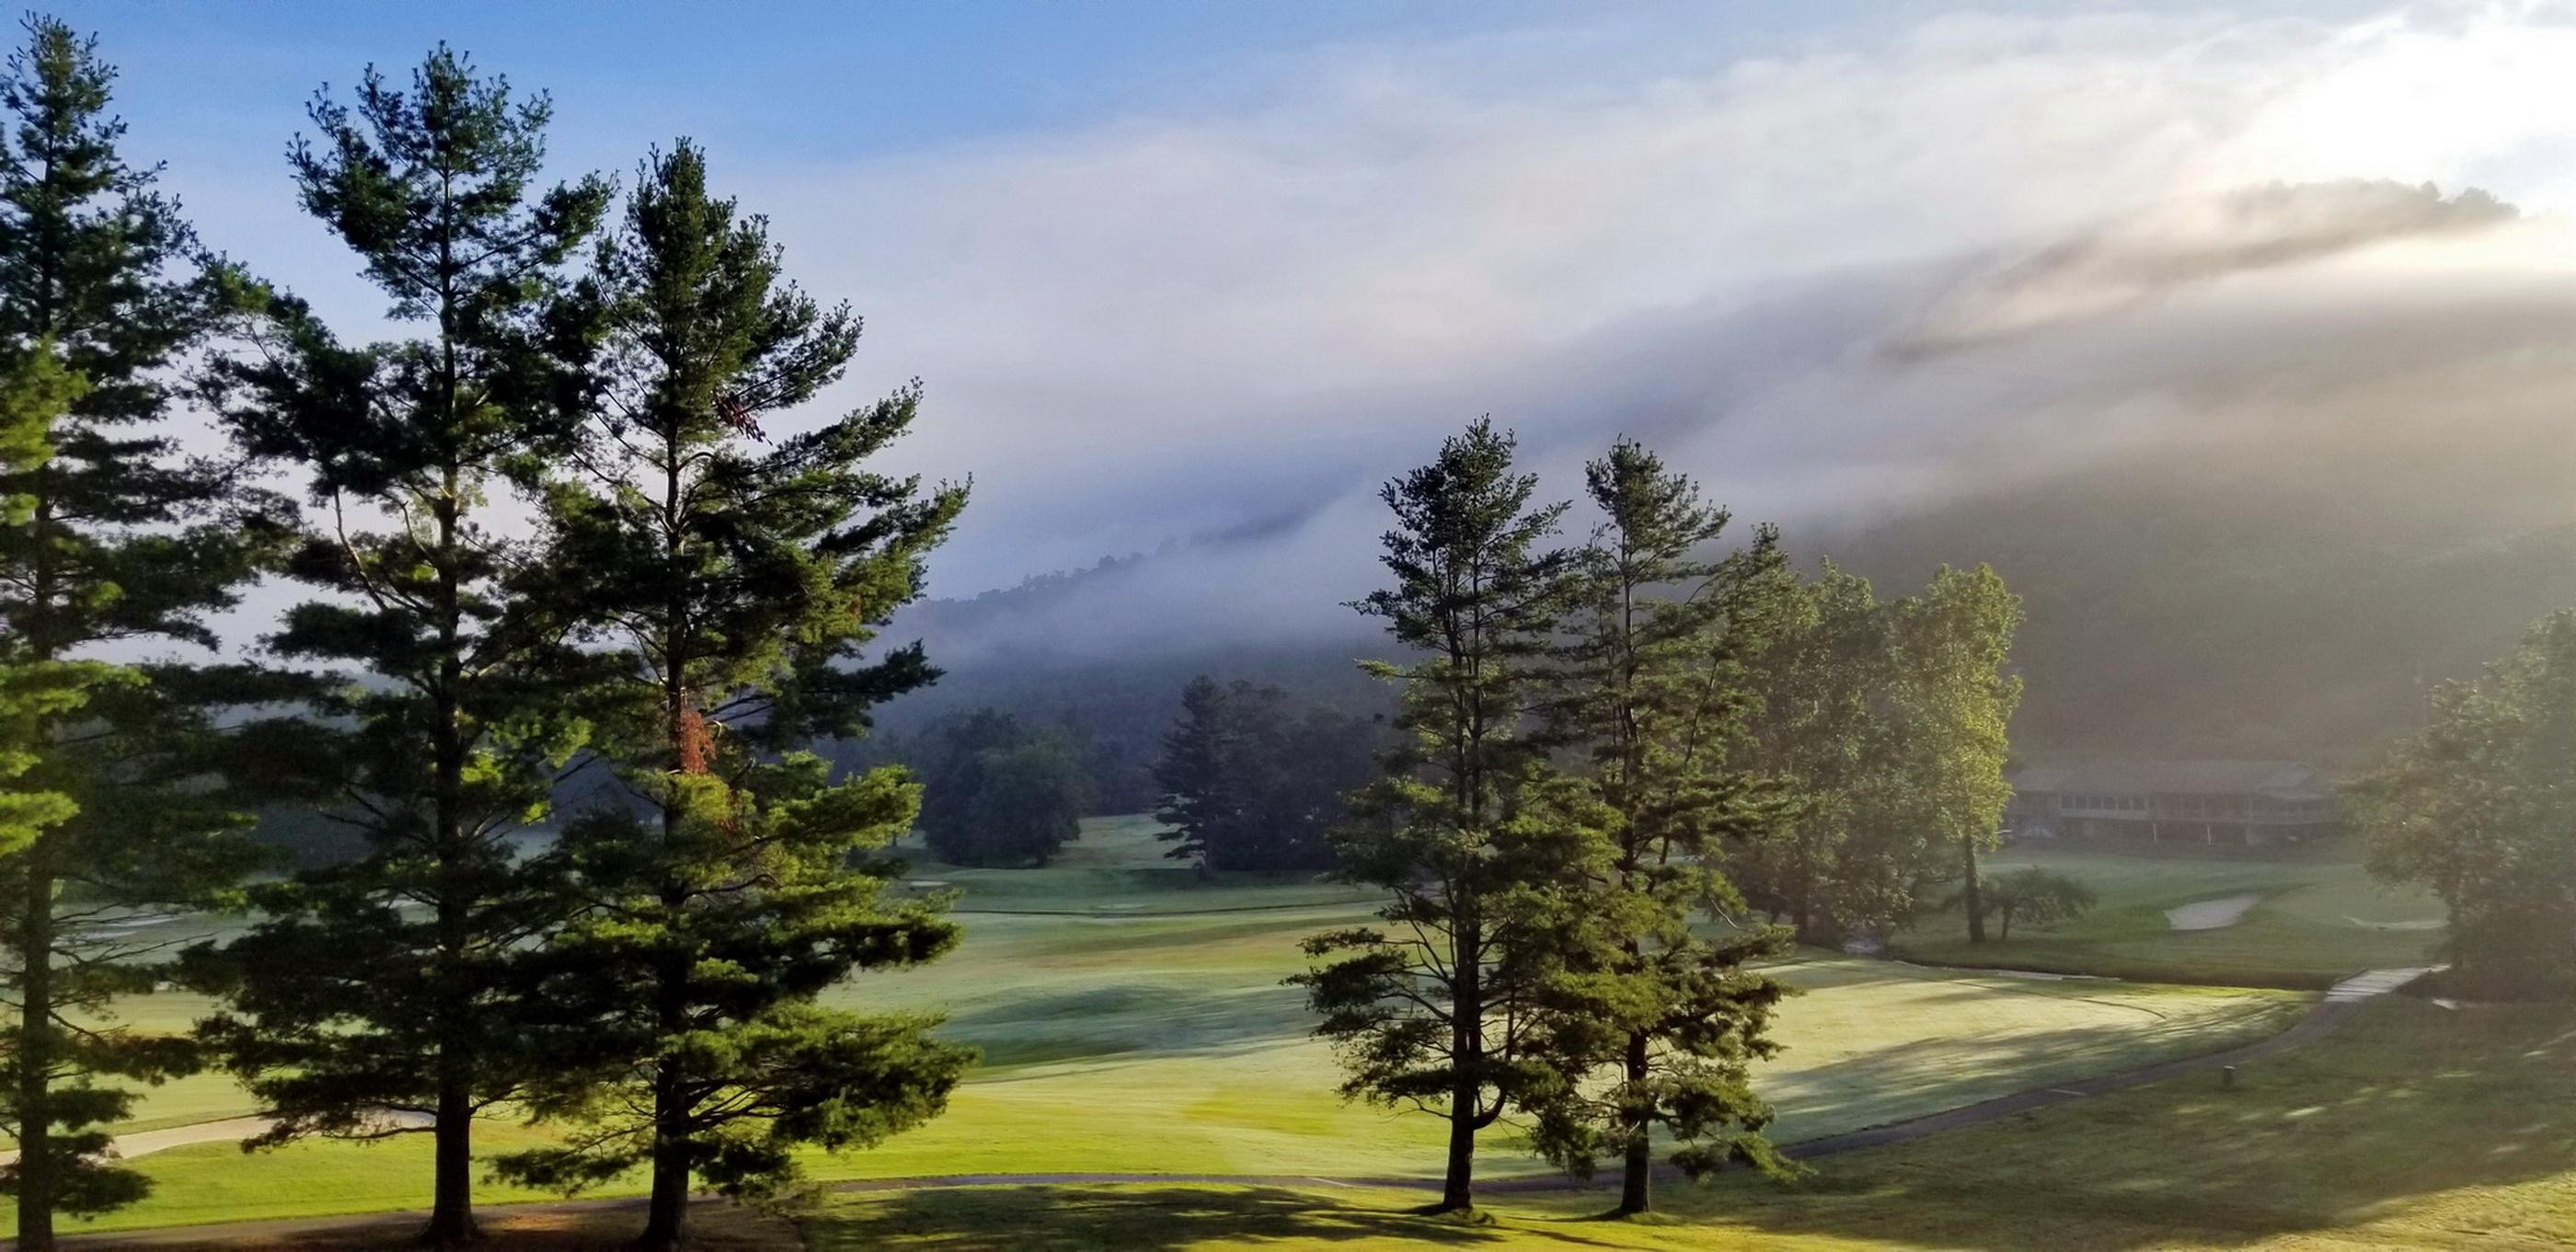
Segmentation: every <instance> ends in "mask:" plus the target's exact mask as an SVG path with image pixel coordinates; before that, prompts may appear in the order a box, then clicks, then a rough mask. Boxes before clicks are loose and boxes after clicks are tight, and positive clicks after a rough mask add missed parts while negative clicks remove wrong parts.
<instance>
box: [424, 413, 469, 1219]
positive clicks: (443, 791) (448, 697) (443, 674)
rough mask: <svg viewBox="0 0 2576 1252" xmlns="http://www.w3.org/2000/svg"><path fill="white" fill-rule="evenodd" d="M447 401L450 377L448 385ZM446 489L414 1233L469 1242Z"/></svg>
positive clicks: (460, 825)
mask: <svg viewBox="0 0 2576 1252" xmlns="http://www.w3.org/2000/svg"><path fill="white" fill-rule="evenodd" d="M450 392H451V395H450V400H449V403H450V405H451V406H452V405H453V404H454V399H453V383H452V382H451V384H450ZM443 485H444V488H445V494H444V495H443V496H441V497H440V499H439V501H438V503H437V514H438V536H439V546H438V580H439V603H438V642H439V659H438V685H437V690H436V692H435V693H434V695H433V697H432V702H433V703H434V705H435V706H436V710H437V712H436V716H437V725H436V726H435V727H434V728H433V732H432V733H433V734H434V735H435V736H436V741H435V742H436V748H435V756H436V760H435V762H434V765H435V768H436V771H437V776H436V778H435V779H434V780H433V784H432V785H433V788H434V791H433V795H432V821H433V822H434V824H435V829H434V831H433V832H432V838H433V839H434V840H435V842H434V844H433V847H434V848H435V856H436V858H437V867H436V870H435V874H436V877H437V881H438V954H437V957H436V962H437V964H436V969H435V972H434V974H433V978H434V979H435V982H436V990H435V991H434V993H433V994H434V996H435V1004H434V1007H433V1011H434V1012H435V1013H436V1014H437V1020H436V1021H435V1022H434V1023H432V1029H434V1030H435V1031H436V1032H437V1035H438V1040H439V1043H438V1062H437V1064H438V1073H437V1079H436V1081H437V1087H438V1126H437V1128H436V1130H435V1131H434V1132H433V1134H434V1135H435V1136H436V1139H437V1160H436V1162H435V1165H434V1167H433V1172H432V1174H431V1193H430V1194H431V1198H430V1216H429V1226H428V1228H427V1229H425V1230H423V1231H421V1234H420V1241H421V1242H422V1243H425V1244H428V1245H429V1246H431V1247H441V1248H444V1247H455V1246H458V1245H462V1244H468V1243H472V1242H474V1241H475V1240H476V1239H478V1238H479V1237H480V1236H481V1232H480V1231H479V1230H477V1229H476V1228H475V1225H474V1087H475V1082H476V1079H477V1078H478V1077H479V1075H478V1074H477V1073H476V1070H477V1068H478V1065H479V1062H480V1061H481V1060H482V1057H481V1050H482V1042H483V1041H482V1040H481V1039H480V1038H478V1037H477V1036H478V1033H479V1031H480V1029H481V1026H480V1024H479V1023H477V1022H476V1021H475V1020H474V1008H473V1006H474V995H475V988H474V987H472V986H471V985H469V983H468V981H467V980H468V977H469V975H468V972H467V957H468V955H469V950H470V949H471V947H472V946H473V929H474V919H473V914H472V912H471V908H472V905H471V902H470V901H469V900H468V898H467V888H466V887H465V885H464V884H465V882H466V874H465V860H466V857H467V855H468V849H467V847H466V834H465V765H466V757H467V755H468V753H469V752H470V748H471V745H470V744H469V743H468V738H469V736H470V734H471V732H470V731H469V730H468V729H467V728H466V725H465V720H464V710H463V707H462V704H461V701H460V691H459V689H460V688H461V687H462V686H463V684H464V680H465V662H464V654H463V642H462V641H463V635H464V616H465V612H464V607H463V605H464V599H463V589H462V587H461V585H460V582H459V578H458V575H457V568H458V566H459V564H460V563H461V561H462V556H461V554H460V552H459V544H460V541H461V536H460V534H459V525H458V514H459V512H460V511H461V509H462V508H463V505H462V504H461V503H460V502H461V501H462V500H463V498H464V490H463V488H464V483H463V478H462V473H461V471H460V470H459V469H458V468H457V467H456V466H454V465H450V466H448V467H447V470H446V478H445V481H444V484H443Z"/></svg>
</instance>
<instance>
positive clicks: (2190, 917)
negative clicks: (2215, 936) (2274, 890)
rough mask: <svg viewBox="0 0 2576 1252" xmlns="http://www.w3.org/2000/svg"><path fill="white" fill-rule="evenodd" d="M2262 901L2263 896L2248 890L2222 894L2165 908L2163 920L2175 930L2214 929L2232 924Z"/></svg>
mask: <svg viewBox="0 0 2576 1252" xmlns="http://www.w3.org/2000/svg"><path fill="white" fill-rule="evenodd" d="M2262 902H2263V897H2261V896H2259V895H2256V894H2254V893H2253V892H2251V891H2249V892H2246V893H2245V894H2243V895H2241V896H2222V897H2220V898H2219V899H2216V900H2195V901H2193V902H2192V903H2190V904H2182V905H2176V906H2175V907H2173V908H2169V909H2166V910H2165V922H2166V924H2167V925H2170V926H2172V927H2173V928H2174V929H2176V930H2216V929H2218V928H2219V927H2221V926H2233V925H2235V924H2236V921H2237V919H2238V918H2241V917H2243V916H2245V911H2246V910H2247V909H2250V908H2253V907H2254V906H2255V905H2257V904H2261V903H2262Z"/></svg>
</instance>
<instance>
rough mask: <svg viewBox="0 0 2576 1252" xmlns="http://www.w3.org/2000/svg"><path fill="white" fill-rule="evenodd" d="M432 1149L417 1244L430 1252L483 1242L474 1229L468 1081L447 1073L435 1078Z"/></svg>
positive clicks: (471, 1108) (471, 1099)
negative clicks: (425, 1212)
mask: <svg viewBox="0 0 2576 1252" xmlns="http://www.w3.org/2000/svg"><path fill="white" fill-rule="evenodd" d="M431 1138H432V1139H433V1140H434V1141H435V1143H436V1145H437V1160H436V1162H435V1164H434V1165H433V1172H432V1175H431V1177H432V1183H431V1196H432V1198H431V1200H430V1209H429V1225H428V1226H427V1227H426V1228H424V1229H423V1230H422V1231H421V1232H420V1241H421V1242H422V1243H423V1244H426V1245H428V1246H430V1247H433V1248H453V1247H462V1246H464V1245H466V1244H470V1243H473V1242H475V1241H477V1240H479V1239H481V1238H482V1237H483V1232H482V1230H481V1228H479V1227H477V1226H476V1225H475V1224H474V1094H473V1091H472V1089H471V1087H470V1086H469V1085H468V1080H467V1079H466V1078H465V1076H464V1075H463V1074H461V1073H457V1072H454V1071H453V1069H450V1071H449V1072H447V1073H444V1074H442V1075H441V1076H440V1078H439V1084H438V1126H437V1128H436V1129H435V1130H433V1131H431Z"/></svg>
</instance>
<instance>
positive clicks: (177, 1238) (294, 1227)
mask: <svg viewBox="0 0 2576 1252" xmlns="http://www.w3.org/2000/svg"><path fill="white" fill-rule="evenodd" d="M2438 968H2440V967H2439V966H2427V967H2421V968H2412V969H2375V970H2370V971H2368V972H2366V973H2362V974H2357V975H2354V976H2353V977H2351V978H2347V979H2345V980H2343V981H2342V982H2339V983H2336V984H2335V985H2334V987H2333V988H2332V989H2331V990H2329V991H2327V992H2326V994H2325V998H2324V999H2322V1000H2320V1001H2318V1003H2317V1005H2316V1007H2314V1008H2312V1009H2310V1010H2308V1014H2307V1016H2305V1017H2302V1018H2300V1019H2299V1020H2298V1021H2297V1022H2296V1023H2295V1024H2293V1025H2292V1026H2291V1027H2290V1028H2289V1029H2287V1030H2284V1031H2282V1032H2281V1033H2279V1034H2276V1035H2272V1036H2270V1037H2268V1038H2265V1039H2259V1040H2256V1041H2255V1042H2253V1043H2249V1044H2245V1045H2243V1046H2240V1047H2234V1048H2229V1049H2227V1050H2226V1051H2223V1052H2211V1053H2206V1054H2203V1055H2200V1056H2190V1057H2184V1058H2182V1059H2180V1060H2173V1061H2161V1062H2158V1063H2156V1064H2154V1065H2147V1066H2141V1067H2139V1068H2137V1069H2131V1070H2122V1071H2120V1072H2119V1073H2116V1074H2103V1075H2100V1076H2098V1077H2094V1078H2083V1079H2077V1080H2074V1081H2071V1082H2064V1083H2059V1084H2057V1085H2055V1086H2052V1087H2040V1088H2034V1089H2032V1090H2029V1091H2017V1092H2014V1093H2013V1094H2011V1095H2006V1096H1997V1097H1996V1098H1994V1099H1991V1100H1980V1101H1978V1102H1977V1103H1974V1104H1963V1105H1961V1106H1959V1107H1957V1108H1953V1109H1944V1110H1942V1111H1941V1112H1938V1113H1929V1114H1926V1115H1924V1116H1922V1117H1916V1118H1911V1119H1908V1120H1906V1121H1901V1122H1891V1123H1889V1124H1887V1125H1884V1126H1873V1127H1870V1128H1868V1129H1865V1130H1855V1131H1850V1132H1847V1133H1844V1134H1839V1135H1827V1136H1825V1137H1823V1138H1820V1139H1806V1140H1801V1141H1799V1142H1797V1143H1791V1144H1784V1145H1782V1147H1783V1150H1785V1151H1786V1152H1787V1153H1788V1154H1789V1155H1791V1156H1793V1157H1797V1158H1800V1159H1806V1158H1809V1157H1818V1156H1827V1155H1831V1154H1833V1153H1836V1152H1852V1151H1857V1150H1859V1149H1861V1148H1875V1147H1882V1146H1885V1145H1887V1144H1891V1143H1903V1142H1906V1141H1908V1140H1912V1139H1920V1138H1923V1137H1924V1136H1926V1135H1933V1134H1939V1133H1940V1132H1942V1131H1945V1130H1958V1129H1961V1128H1963V1127H1968V1126H1975V1125H1979V1124H1982V1123H1985V1122H1991V1121H1997V1120H2000V1119H2002V1118H2006V1117H2011V1116H2014V1115H2016V1114H2020V1113H2026V1112H2029V1111H2031V1110H2033V1109H2042V1108H2047V1107H2049V1106H2051V1105H2057V1104H2067V1103H2071V1102H2073V1101H2076V1100H2083V1099H2089V1098H2091V1097H2093V1096H2098V1095H2105V1094H2108V1093H2110V1092H2114V1091H2125V1090H2127V1089H2129V1088H2131V1087H2141V1086H2145V1085H2146V1084H2148V1083H2154V1082H2163V1081H2164V1080H2166V1079H2168V1078H2180V1077H2183V1076H2184V1075H2187V1074H2206V1073H2213V1072H2216V1071H2217V1070H2220V1069H2223V1068H2225V1067H2228V1066H2231V1065H2242V1064H2244V1063H2246V1062H2248V1061H2254V1060H2260V1059H2261V1058H2263V1057H2267V1056H2270V1055H2272V1054H2274V1053H2276V1052H2282V1051H2286V1050H2288V1049H2290V1048H2295V1047H2297V1046H2299V1045H2300V1044H2303V1043H2306V1042H2308V1041H2309V1040H2312V1039H2315V1038H2316V1037H2318V1036H2319V1035H2322V1034H2325V1033H2326V1032H2327V1031H2330V1030H2333V1029H2334V1028H2335V1027H2336V1026H2338V1025H2340V1024H2341V1023H2342V1022H2343V1020H2344V1019H2345V1018H2347V1017H2350V1016H2351V1015H2352V1013H2353V1012H2354V1010H2355V1009H2357V1008H2359V1007H2360V1005H2361V1004H2362V1003H2364V1002H2365V1001H2368V1000H2370V999H2371V998H2373V997H2375V996H2382V995H2386V994H2388V993H2390V992H2392V991H2395V990H2397V989H2398V988H2400V987H2403V986H2405V985H2406V984H2408V983H2411V982H2413V981H2415V980H2416V979H2418V978H2421V977H2423V976H2424V975H2426V974H2429V973H2432V972H2433V971H2434V970H2435V969H2438ZM1969 972H1973V973H1979V974H1992V973H1994V972H1996V971H1992V970H1976V971H1969ZM265 1125H266V1123H265V1121H264V1120H263V1119H261V1118H256V1117H243V1118H234V1119H232V1120H230V1121H223V1122H205V1123H202V1124H200V1125H197V1126H178V1127H173V1128H171V1129H169V1130H156V1131H145V1132H143V1133H141V1134H136V1135H128V1136H124V1137H122V1138H119V1139H118V1140H117V1141H116V1145H117V1148H118V1150H119V1151H120V1152H123V1153H124V1155H127V1156H140V1155H143V1154H144V1153H145V1152H158V1151H161V1150H163V1149H166V1148H174V1147H178V1146H181V1145H182V1144H187V1143H205V1142H209V1141H213V1140H219V1139H238V1138H242V1137H244V1136H246V1135H249V1134H253V1133H256V1132H257V1131H258V1130H260V1129H262V1128H263V1127H264V1126H265ZM226 1128H229V1129H226ZM189 1132H203V1133H198V1134H195V1135H194V1136H193V1137H190V1134H189ZM145 1141H149V1142H148V1144H147V1143H145ZM129 1142H134V1143H136V1144H137V1146H138V1147H139V1148H140V1150H139V1151H129V1150H127V1148H126V1145H127V1144H128V1143H129ZM13 1155H14V1154H13ZM1658 1172H1659V1173H1664V1174H1674V1173H1676V1171H1673V1170H1672V1169H1671V1168H1670V1167H1669V1166H1666V1167H1661V1168H1660V1169H1659V1170H1658ZM1128 1183H1141V1184H1153V1183H1174V1184H1190V1183H1200V1184H1215V1185H1233V1186H1250V1187H1364V1188H1386V1189H1404V1190H1429V1191H1436V1190H1438V1189H1439V1187H1440V1182H1439V1180H1438V1179H1434V1178H1366V1177H1357V1178H1354V1177H1324V1176H1320V1175H1313V1174H1119V1173H1099V1174H1080V1173H1076V1174H937V1175H929V1176H924V1177H916V1178H868V1179H858V1180H853V1181H849V1182H840V1183H834V1184H832V1189H833V1190H835V1191H843V1192H877V1191H919V1190H926V1189H929V1188H934V1187H1048V1186H1075V1187H1079V1186H1103V1185H1117V1184H1128ZM1615 1183H1616V1176H1615V1175H1610V1176H1605V1177H1603V1178H1599V1179H1596V1180H1595V1181H1593V1182H1590V1183H1579V1182H1575V1181H1573V1180H1570V1179H1568V1178H1565V1177H1564V1176H1562V1175H1558V1174H1537V1175H1529V1176H1524V1177H1517V1178H1497V1179H1492V1180H1489V1181H1484V1182H1479V1183H1478V1184H1476V1190H1477V1191H1478V1192H1480V1193H1484V1194H1502V1195H1514V1194H1528V1193H1532V1192H1550V1191H1579V1190H1589V1189H1596V1188H1607V1187H1610V1186H1612V1185H1615ZM700 1202H701V1203H712V1202H713V1200H712V1197H701V1199H700ZM642 1205H643V1201H642V1200H641V1199H640V1198H635V1197H619V1198H616V1199H602V1200H557V1201H548V1202H542V1203H536V1204H513V1205H493V1206H488V1208H489V1211H491V1212H494V1213H501V1212H513V1213H527V1214H531V1215H535V1214H572V1213H583V1212H598V1211H607V1210H612V1209H619V1208H635V1209H638V1210H640V1209H641V1207H642ZM428 1216H429V1215H428V1213H427V1212H426V1211H422V1212H402V1213H380V1214H375V1215H373V1216H367V1217H312V1218H295V1219H291V1220H283V1221H261V1222H237V1223H225V1224H222V1225H216V1226H190V1227H177V1228H172V1229H168V1230H147V1231H133V1232H120V1233H116V1234H99V1235H73V1236H69V1237H66V1238H64V1239H62V1240H59V1242H60V1243H61V1244H62V1245H63V1246H65V1247H77V1248H87V1249H93V1250H104V1249H110V1248H160V1249H171V1248H185V1247H208V1248H212V1247H224V1248H245V1247H255V1246H284V1247H313V1248H321V1247H361V1246H375V1245H377V1244H379V1243H383V1242H388V1241H399V1240H400V1239H402V1238H403V1237H406V1236H408V1235H409V1234H410V1233H411V1232H412V1231H414V1230H417V1229H418V1228H419V1226H420V1224H421V1222H422V1221H424V1220H426V1219H427V1218H428ZM15 1246H16V1245H15V1241H0V1249H8V1248H13V1247H15Z"/></svg>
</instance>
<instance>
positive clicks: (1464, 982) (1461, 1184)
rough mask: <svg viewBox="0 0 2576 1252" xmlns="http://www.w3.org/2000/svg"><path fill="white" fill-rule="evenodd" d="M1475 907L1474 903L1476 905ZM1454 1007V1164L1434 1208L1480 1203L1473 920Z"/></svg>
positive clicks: (1479, 1005)
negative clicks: (1477, 1162)
mask: <svg viewBox="0 0 2576 1252" xmlns="http://www.w3.org/2000/svg"><path fill="white" fill-rule="evenodd" d="M1471 907H1472V906H1471ZM1459 932H1460V933H1459V940H1460V942H1459V943H1458V945H1457V947H1456V949H1455V951H1456V962H1455V964H1454V965H1453V966H1452V967H1451V968H1452V969H1454V970H1455V971H1456V973H1455V974H1454V975H1453V986H1452V988H1451V990H1452V993H1453V994H1452V996H1451V998H1450V1008H1449V1066H1450V1069H1449V1075H1450V1083H1449V1166H1448V1169H1447V1171H1446V1172H1445V1173H1444V1174H1443V1175H1442V1176H1441V1180H1440V1204H1439V1207H1437V1208H1435V1209H1433V1210H1432V1211H1433V1212H1435V1213H1464V1212H1466V1211H1468V1210H1469V1209H1472V1208H1474V1207H1476V1195H1475V1189H1476V1130H1477V1126H1476V1118H1477V1112H1478V1110H1477V1108H1476V1103H1477V1101H1476V1097H1477V1096H1478V1095H1479V1094H1480V1093H1481V1091H1482V1088H1483V1081H1482V1075H1483V1071H1484V1065H1483V1060H1484V1055H1485V1042H1484V1018H1485V997H1484V987H1483V984H1482V980H1481V977H1480V976H1481V974H1482V973H1483V967H1482V966H1481V965H1480V964H1479V963H1480V962H1482V961H1483V960H1484V959H1485V958H1484V953H1483V952H1482V951H1481V950H1480V948H1481V946H1482V945H1481V944H1480V943H1479V942H1478V938H1477V935H1476V932H1475V927H1474V924H1473V923H1472V921H1471V922H1470V923H1469V924H1468V925H1465V926H1461V927H1460V928H1459Z"/></svg>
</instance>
